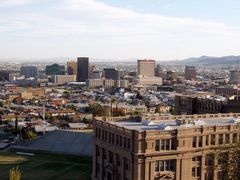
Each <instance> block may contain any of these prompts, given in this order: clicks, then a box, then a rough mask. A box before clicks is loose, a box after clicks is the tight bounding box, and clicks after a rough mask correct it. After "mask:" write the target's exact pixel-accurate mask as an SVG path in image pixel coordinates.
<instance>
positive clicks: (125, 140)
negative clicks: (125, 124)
mask: <svg viewBox="0 0 240 180" xmlns="http://www.w3.org/2000/svg"><path fill="white" fill-rule="evenodd" d="M123 147H124V148H126V147H127V138H126V137H124V141H123Z"/></svg>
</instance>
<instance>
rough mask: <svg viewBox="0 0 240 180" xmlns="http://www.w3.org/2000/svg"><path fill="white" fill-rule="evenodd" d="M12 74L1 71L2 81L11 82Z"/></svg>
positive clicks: (0, 79) (0, 78)
mask: <svg viewBox="0 0 240 180" xmlns="http://www.w3.org/2000/svg"><path fill="white" fill-rule="evenodd" d="M10 76H11V74H10V72H8V71H0V81H10V79H11V78H10Z"/></svg>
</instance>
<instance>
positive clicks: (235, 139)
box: [233, 133, 237, 143]
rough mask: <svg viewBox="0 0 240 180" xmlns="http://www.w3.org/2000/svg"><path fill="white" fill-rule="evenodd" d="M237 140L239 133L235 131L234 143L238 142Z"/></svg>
mask: <svg viewBox="0 0 240 180" xmlns="http://www.w3.org/2000/svg"><path fill="white" fill-rule="evenodd" d="M236 142H237V133H234V134H233V143H236Z"/></svg>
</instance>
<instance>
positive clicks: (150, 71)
mask: <svg viewBox="0 0 240 180" xmlns="http://www.w3.org/2000/svg"><path fill="white" fill-rule="evenodd" d="M137 74H138V75H140V76H147V77H154V76H155V60H146V59H144V60H138V61H137Z"/></svg>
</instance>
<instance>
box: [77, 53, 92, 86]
mask: <svg viewBox="0 0 240 180" xmlns="http://www.w3.org/2000/svg"><path fill="white" fill-rule="evenodd" d="M87 79H89V58H88V57H78V59H77V81H78V82H85V81H86V80H87Z"/></svg>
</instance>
